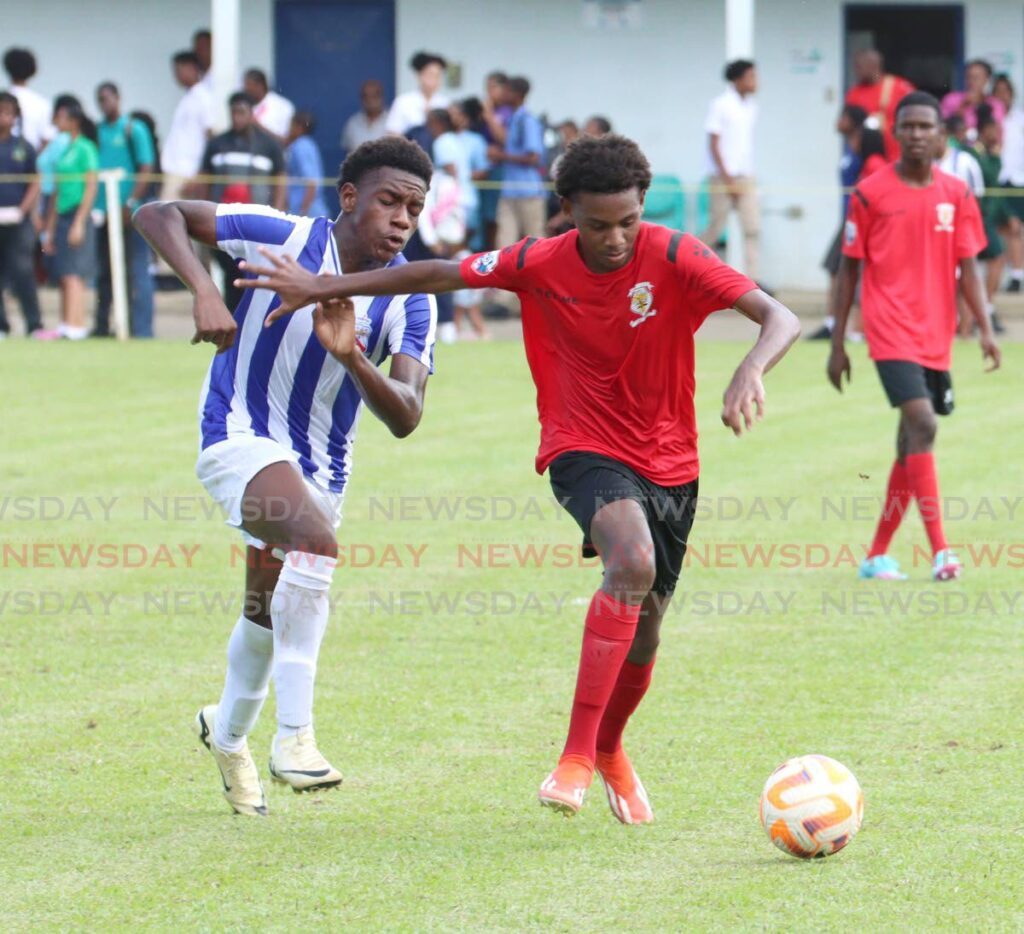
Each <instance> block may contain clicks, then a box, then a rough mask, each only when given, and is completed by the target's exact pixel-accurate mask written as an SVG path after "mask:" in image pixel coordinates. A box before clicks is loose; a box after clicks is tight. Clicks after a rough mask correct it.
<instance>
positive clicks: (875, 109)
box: [844, 75, 915, 162]
mask: <svg viewBox="0 0 1024 934" xmlns="http://www.w3.org/2000/svg"><path fill="white" fill-rule="evenodd" d="M913 90H915V88H914V86H913V85H912V84H911V83H910V82H909V81H907V80H906V79H905V78H898V77H896V75H884V76H883V77H882V80H881V81H879V82H878V83H877V84H855V85H854V86H853V87H852V88H850V90H849V91H847V92H846V100H845V101H844V103H846V104H852V105H854V106H856V107H862V108H864V110H866V111H867V114H868V116H869V117H874V118H875V119H876V120H877V121H878V123H879V126H878V129H879V130H881V132H882V134H883V135H884V136H885V154H886V155H887V156H888V157H889V161H890V162H895V161H896V160H897V159H899V157H900V144H899V143H898V142H897V141H896V137H895V135H894V134H893V130H895V129H896V105H897V104H899V102H900V101H901V100H903V98H904V97H906V96H907V95H908V94H909V93H910V92H911V91H913Z"/></svg>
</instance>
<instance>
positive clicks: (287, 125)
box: [242, 68, 295, 143]
mask: <svg viewBox="0 0 1024 934" xmlns="http://www.w3.org/2000/svg"><path fill="white" fill-rule="evenodd" d="M242 90H243V91H245V93H246V94H247V95H248V96H249V100H251V101H252V115H253V117H255V118H256V122H257V123H258V124H259V125H260V126H261V127H263V129H264V130H266V131H267V132H268V133H269V134H270V135H271V136H274V137H276V138H277V141H278V142H279V143H281V142H284V141H285V140H287V139H288V133H289V131H290V130H291V127H292V117H294V116H295V105H294V104H293V103H292V102H291V101H290V100H288V98H286V97H282V96H281V95H280V94H278V93H277V92H276V91H271V90H270V84H269V83H268V81H267V73H266V72H265V71H261V70H260V69H259V68H250V69H249V70H248V71H247V72H246V73H245V77H244V78H243V80H242Z"/></svg>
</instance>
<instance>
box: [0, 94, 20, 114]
mask: <svg viewBox="0 0 1024 934" xmlns="http://www.w3.org/2000/svg"><path fill="white" fill-rule="evenodd" d="M0 104H10V105H11V106H12V107H13V108H14V116H16V117H20V116H21V104H19V103H18V98H16V97H15V96H14V95H13V94H12V93H11V92H10V91H0Z"/></svg>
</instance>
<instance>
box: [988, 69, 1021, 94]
mask: <svg viewBox="0 0 1024 934" xmlns="http://www.w3.org/2000/svg"><path fill="white" fill-rule="evenodd" d="M997 84H1005V85H1006V86H1007V87H1008V88H1009V89H1010V93H1011V94H1012V93H1013V92H1014V90H1015V89H1014V87H1013V81H1012V80H1011V79H1010V76H1009V75H1008V74H1007V73H1006V72H1005V71H1001V72H999V74H998V75H996V76H995V77H994V78H993V79H992V86H993V87H995V85H997Z"/></svg>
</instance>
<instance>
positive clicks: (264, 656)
mask: <svg viewBox="0 0 1024 934" xmlns="http://www.w3.org/2000/svg"><path fill="white" fill-rule="evenodd" d="M273 660H274V635H273V633H272V632H271V631H270V630H269V629H265V628H264V627H263V626H260V625H258V624H257V623H254V622H253V621H252V620H250V619H246V618H245V617H244V616H240V617H239V618H238V622H237V623H235V628H234V629H232V630H231V638H230V639H228V672H227V676H226V677H225V678H224V691H223V693H222V694H221V696H220V703H219V704H218V705H217V716H216V718H215V720H214V723H213V744H214V745H215V746H216V747H217V748H218V749H223V750H224V751H225V752H238V750H240V749H241V748H242V745H243V744H244V743H245V738H246V736H248V735H249V732H250V731H251V730H252V728H253V726H254V725H255V723H256V718H257V717H258V716H259V715H260V710H261V708H262V707H263V701H264V700H266V697H267V684H268V683H269V682H270V666H271V664H272V663H273Z"/></svg>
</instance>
